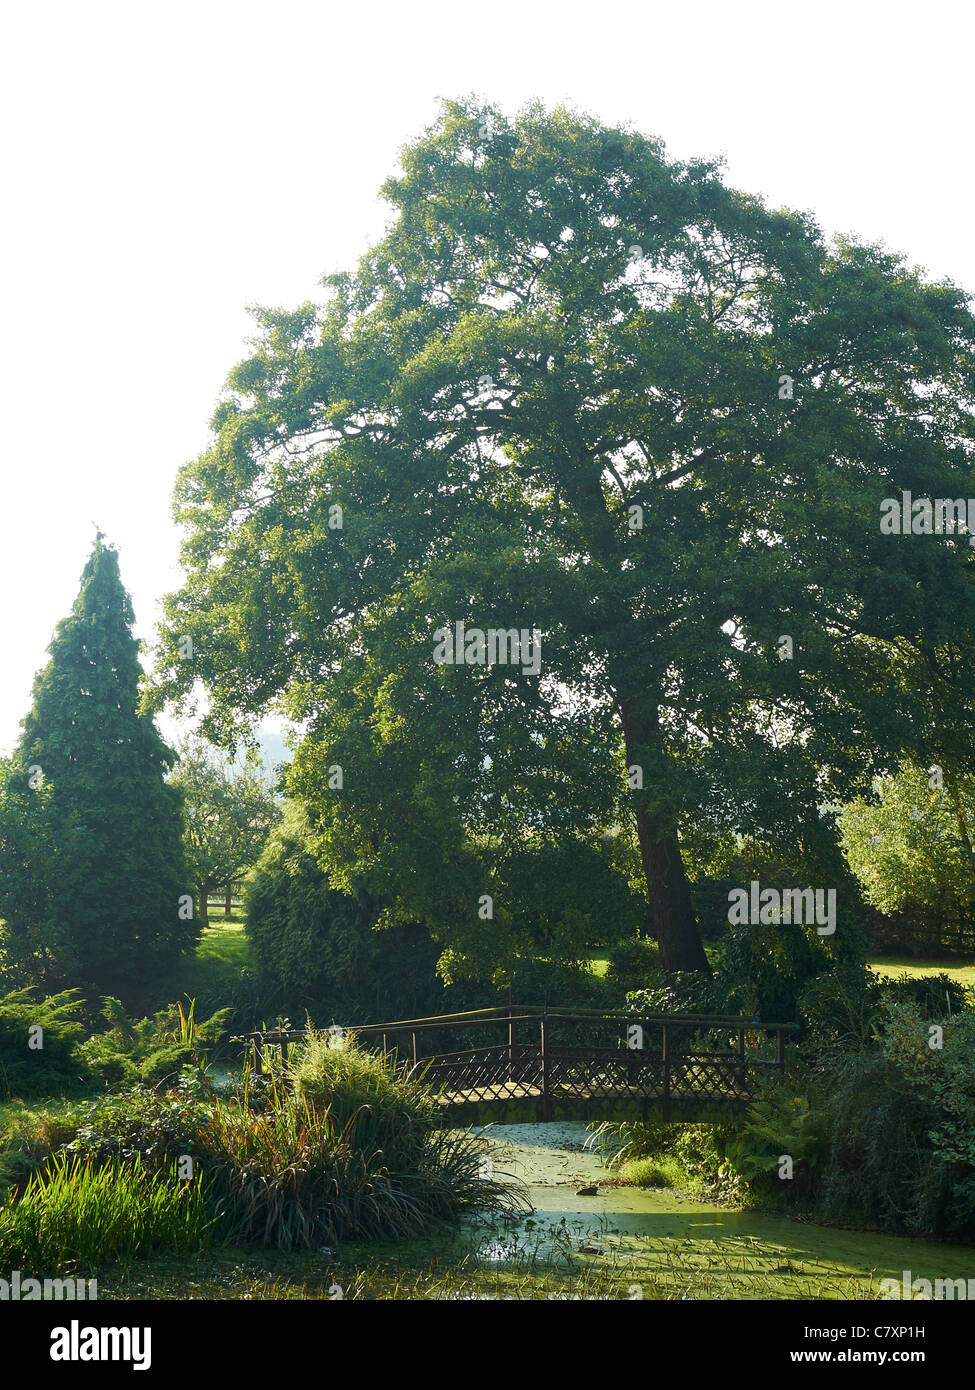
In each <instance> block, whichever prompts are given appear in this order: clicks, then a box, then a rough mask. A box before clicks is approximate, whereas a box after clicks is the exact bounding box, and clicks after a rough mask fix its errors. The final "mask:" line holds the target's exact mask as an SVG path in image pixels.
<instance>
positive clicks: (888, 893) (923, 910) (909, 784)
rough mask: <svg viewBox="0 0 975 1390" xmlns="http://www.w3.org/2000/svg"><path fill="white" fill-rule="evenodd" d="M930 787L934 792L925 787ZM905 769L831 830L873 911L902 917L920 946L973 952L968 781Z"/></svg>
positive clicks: (973, 812) (974, 792)
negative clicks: (910, 927)
mask: <svg viewBox="0 0 975 1390" xmlns="http://www.w3.org/2000/svg"><path fill="white" fill-rule="evenodd" d="M932 780H933V781H935V784H936V785H935V786H932V785H931V782H932ZM938 780H939V779H938V775H937V774H934V775H933V776H932V774H931V773H930V772H929V771H928V770H926V769H922V768H919V767H917V766H915V765H912V764H910V763H903V764H902V765H901V767H900V768H899V769H898V771H897V772H896V773H893V774H891V775H889V776H886V777H882V778H880V779H878V782H877V785H876V789H875V796H874V797H873V798H872V799H870V800H867V799H864V798H860V799H858V800H856V801H851V802H849V803H848V804H847V805H845V806H844V807H842V809H841V810H840V813H839V817H838V825H839V831H840V837H841V843H842V847H843V853H844V854H845V856H846V858H847V861H848V862H849V865H850V868H851V869H852V871H853V873H854V874H855V875H856V876H857V879H858V880H859V882H860V884H861V887H862V891H863V894H864V896H865V897H866V898H867V900H868V901H869V902H870V903H871V904H872V905H873V906H874V907H876V908H878V909H879V910H880V911H882V912H884V913H887V914H895V913H896V914H904V915H906V916H907V917H908V918H909V919H910V921H911V923H912V924H913V932H912V934H913V935H914V936H915V939H916V941H917V943H918V945H919V946H921V947H922V948H926V949H928V950H929V951H931V952H936V953H941V952H943V951H944V950H946V949H951V950H954V951H959V952H964V953H968V954H970V953H971V952H972V951H973V950H975V847H973V844H972V836H973V835H975V777H973V776H972V775H971V774H968V775H964V774H957V773H954V774H953V773H951V772H950V771H948V769H943V770H942V771H941V780H942V781H943V785H941V786H938V785H937V782H938Z"/></svg>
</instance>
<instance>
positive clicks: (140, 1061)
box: [78, 997, 230, 1086]
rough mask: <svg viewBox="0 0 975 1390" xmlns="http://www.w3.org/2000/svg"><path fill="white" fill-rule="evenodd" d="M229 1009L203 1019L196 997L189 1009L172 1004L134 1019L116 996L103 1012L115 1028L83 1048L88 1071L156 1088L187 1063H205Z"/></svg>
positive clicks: (121, 1082) (112, 1081)
mask: <svg viewBox="0 0 975 1390" xmlns="http://www.w3.org/2000/svg"><path fill="white" fill-rule="evenodd" d="M229 1015H230V1010H229V1009H219V1010H218V1011H217V1012H216V1013H215V1014H213V1015H212V1017H210V1018H208V1019H205V1020H204V1021H203V1022H200V1021H199V1020H198V1019H197V1017H196V1004H195V1001H192V1000H191V1001H190V1003H189V1005H188V1007H187V1008H186V1009H185V1010H184V1008H183V1006H182V1004H179V1003H177V1004H170V1005H169V1006H168V1007H167V1008H165V1009H162V1010H160V1012H159V1013H157V1014H155V1015H154V1016H153V1017H152V1018H142V1019H138V1020H136V1019H132V1018H130V1017H129V1016H128V1014H127V1013H126V1012H125V1010H124V1009H123V1007H122V1005H121V1004H120V1003H119V1001H118V1000H117V999H113V998H111V997H108V998H106V999H105V1000H104V1001H103V1004H102V1016H103V1017H104V1018H105V1020H106V1021H107V1022H108V1023H109V1025H110V1027H109V1028H108V1030H107V1031H106V1032H103V1033H96V1034H95V1035H94V1036H92V1037H90V1038H88V1039H87V1041H86V1042H84V1043H82V1044H81V1046H80V1047H79V1049H78V1053H79V1056H80V1058H81V1059H82V1061H83V1063H84V1066H85V1068H86V1069H87V1071H88V1072H89V1074H90V1075H91V1076H93V1077H96V1078H97V1079H98V1080H100V1081H104V1082H105V1083H106V1085H111V1086H127V1085H133V1084H135V1083H137V1082H144V1083H145V1084H147V1085H151V1086H157V1085H160V1084H162V1083H163V1082H165V1081H175V1080H176V1078H177V1077H178V1075H179V1073H180V1072H181V1071H182V1070H183V1069H184V1068H185V1067H202V1066H203V1065H204V1064H205V1062H206V1060H207V1058H208V1057H209V1056H210V1055H212V1053H213V1052H214V1051H216V1050H217V1048H218V1047H219V1045H220V1042H221V1041H222V1039H223V1037H224V1035H225V1034H226V1030H227V1028H226V1026H227V1019H228V1017H229Z"/></svg>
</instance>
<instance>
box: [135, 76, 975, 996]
mask: <svg viewBox="0 0 975 1390" xmlns="http://www.w3.org/2000/svg"><path fill="white" fill-rule="evenodd" d="M383 192H384V195H385V196H386V198H387V199H388V200H389V201H390V203H391V204H392V206H393V208H394V210H395V214H396V215H395V218H394V220H393V222H392V224H391V227H390V230H389V231H388V233H387V235H386V236H385V237H384V238H383V239H382V240H381V241H380V242H379V243H378V244H377V245H376V247H375V248H374V249H373V250H372V251H370V252H369V253H368V254H367V255H366V256H365V257H364V259H363V260H362V262H361V264H360V266H359V268H358V270H357V271H356V272H355V273H354V274H342V275H336V276H332V277H330V278H329V279H328V280H327V281H326V282H325V283H326V285H327V286H328V289H329V295H328V297H327V302H325V303H324V304H323V305H321V306H315V305H312V304H306V305H304V306H302V307H301V308H299V309H297V310H296V311H294V312H284V311H269V310H261V311H258V313H257V321H258V325H259V331H260V336H259V339H258V340H257V342H256V344H255V349H254V352H253V354H252V355H251V356H250V357H249V358H248V359H247V360H246V361H244V362H242V363H241V364H240V365H239V366H238V367H236V368H235V369H234V371H233V372H232V373H231V375H230V378H229V381H228V387H227V391H226V394H225V396H224V398H223V400H222V401H221V403H220V405H219V407H218V409H217V411H216V414H215V417H214V421H213V424H214V429H215V439H214V442H213V444H212V446H211V447H210V448H209V449H208V450H207V451H206V453H204V454H203V455H202V457H200V458H199V459H198V460H197V461H196V462H195V463H193V464H192V465H190V466H188V467H187V468H186V469H185V470H184V472H183V474H182V476H181V479H180V482H179V484H178V490H177V515H178V517H179V519H180V520H181V521H182V522H183V523H185V524H186V526H187V527H188V536H187V540H186V545H185V551H184V562H185V566H186V570H187V578H186V583H185V586H184V588H183V589H182V591H181V592H179V593H178V594H176V595H175V596H173V597H172V599H171V600H170V603H169V607H168V619H167V626H168V635H167V636H166V637H165V644H166V647H167V651H168V655H169V657H171V660H167V659H166V658H164V668H165V669H166V670H168V676H167V677H166V678H165V680H164V682H163V686H162V689H164V690H165V691H166V692H167V693H169V694H171V695H172V694H180V693H181V692H182V693H185V692H187V691H188V690H189V688H190V686H191V683H192V681H193V680H194V679H195V678H197V677H199V678H200V679H201V680H202V682H203V685H204V687H205V688H206V690H207V691H208V693H209V696H210V700H211V705H210V711H209V716H208V725H207V727H208V728H209V729H210V730H211V731H212V732H213V733H214V734H215V736H218V737H221V736H222V737H230V736H231V732H232V730H233V729H234V728H235V727H236V725H237V722H238V721H239V720H240V718H241V717H242V716H244V715H250V714H253V713H255V712H260V711H261V710H263V709H265V708H267V707H269V706H271V705H274V704H275V703H277V704H278V705H279V706H280V707H281V708H283V709H284V710H285V712H286V713H288V714H290V715H291V716H292V717H294V718H296V719H300V720H301V721H303V722H304V725H305V728H306V730H307V734H306V737H305V740H304V743H303V745H302V747H301V748H300V749H299V751H298V753H297V755H296V757H295V760H294V763H293V766H292V770H291V787H292V789H293V790H294V791H295V792H296V794H298V795H300V796H302V797H303V798H304V799H305V801H306V802H307V803H308V804H309V806H310V807H311V809H312V811H313V815H314V819H315V823H316V826H317V833H318V835H319V837H320V844H321V847H322V852H323V854H324V855H325V856H326V857H327V860H328V865H329V873H330V875H331V877H332V881H333V882H334V883H336V884H339V885H340V884H341V882H342V878H343V875H345V876H346V879H347V881H349V882H351V881H352V880H353V879H359V880H362V881H364V882H365V883H366V885H367V886H368V887H370V888H372V889H375V891H376V892H377V894H380V895H383V896H386V897H388V896H389V895H390V893H391V892H392V893H394V894H395V896H396V898H397V900H398V901H399V903H400V904H401V906H402V910H403V912H404V914H406V915H408V916H410V917H413V918H419V919H421V920H432V921H433V922H434V924H436V922H437V921H438V920H439V921H441V922H453V923H454V924H455V930H456V932H459V933H460V936H461V938H462V937H463V934H464V932H465V931H466V932H467V933H468V935H471V934H473V933H475V932H481V933H487V934H489V933H490V932H491V930H492V928H491V922H490V921H487V920H480V921H479V920H478V913H477V911H476V904H477V903H478V902H479V901H480V899H481V897H482V896H483V895H487V896H489V897H491V898H493V899H494V900H495V901H494V909H495V918H494V920H495V921H496V922H499V921H501V922H503V919H504V916H505V914H506V913H507V914H508V920H509V921H510V920H512V919H513V917H514V916H516V915H517V903H512V902H510V901H508V902H506V901H505V893H506V892H508V893H509V895H510V894H511V893H514V894H515V895H516V896H517V893H518V888H517V884H515V885H514V886H512V885H511V882H510V880H509V879H506V877H505V874H504V871H503V863H502V860H503V858H504V855H505V853H506V851H507V850H510V849H511V847H512V846H513V845H515V844H516V843H518V844H521V845H522V846H524V847H527V848H530V847H532V846H535V847H542V848H544V846H545V844H546V843H547V844H549V845H556V846H558V847H561V848H560V850H559V852H562V849H564V848H565V847H567V846H571V844H572V843H574V842H575V843H582V842H586V843H590V844H592V843H596V842H597V840H598V836H599V834H600V833H601V832H602V833H605V832H607V831H611V830H612V829H613V828H614V827H619V826H621V825H624V826H625V825H632V826H634V827H635V840H636V842H637V843H638V846H639V856H640V863H641V866H642V882H643V891H644V893H645V896H646V900H647V903H648V905H649V920H650V927H651V930H652V932H653V934H654V935H655V936H656V938H657V940H658V941H659V943H660V948H661V955H662V959H663V963H664V965H665V967H666V968H668V969H706V968H707V961H706V958H705V956H704V952H703V949H702V946H701V942H700V937H699V933H698V931H697V927H696V923H695V918H694V912H693V908H692V901H691V895H690V891H689V884H688V878H687V874H686V871H685V866H684V863H683V862H682V857H681V846H680V836H679V830H680V825H681V823H682V822H684V823H687V822H689V821H692V820H693V819H694V817H695V815H696V814H697V808H698V807H699V806H701V805H703V804H705V803H706V804H709V805H715V804H718V805H721V806H723V808H724V813H725V814H726V816H727V819H728V822H729V825H731V826H732V827H734V828H738V829H743V830H747V831H748V832H749V833H762V832H763V831H764V830H766V829H767V828H768V821H769V819H777V820H779V821H782V820H783V819H786V820H787V819H789V817H790V816H792V815H793V812H794V814H795V815H797V816H799V817H800V818H802V817H807V818H808V817H809V816H810V815H811V814H813V815H814V814H815V809H814V808H815V807H816V805H817V803H821V802H822V801H823V800H825V799H828V797H829V796H830V795H832V794H834V793H835V792H836V790H837V789H838V788H840V787H843V786H846V785H848V784H849V779H851V778H853V777H861V778H862V777H864V776H866V775H868V773H869V772H870V770H871V768H872V766H873V765H874V763H875V762H876V760H877V758H878V757H883V756H887V755H888V754H889V750H890V749H893V748H895V747H900V746H907V745H909V744H910V743H911V741H912V739H913V738H914V736H915V733H916V731H917V729H918V727H919V721H921V722H923V723H924V725H925V732H926V734H927V732H928V731H929V730H928V726H929V725H930V723H931V721H936V720H937V718H938V711H939V710H941V709H945V708H947V707H948V706H949V705H951V706H952V707H953V714H954V715H955V716H959V715H961V716H963V717H964V718H967V719H969V722H970V716H971V711H970V708H969V702H968V693H967V692H968V690H969V689H970V688H971V687H970V683H968V684H966V677H967V675H968V674H970V671H971V660H970V647H969V644H968V642H967V633H969V632H970V631H971V630H972V619H973V617H975V613H973V603H972V598H973V586H972V570H973V564H975V558H973V554H972V551H971V550H970V549H969V548H968V547H967V545H966V544H965V540H964V538H963V537H956V536H952V537H933V536H930V537H918V536H891V535H884V534H882V533H881V530H880V526H879V518H880V505H879V504H880V502H881V501H882V500H883V499H884V498H885V497H888V496H897V495H899V490H900V489H901V488H909V489H913V491H914V492H915V494H919V495H920V494H926V495H933V494H937V495H940V496H961V495H967V493H969V492H972V490H973V489H972V486H971V466H970V461H971V416H970V413H969V404H970V402H971V399H972V395H973V392H972V387H973V367H972V360H973V359H972V348H973V345H975V321H973V318H972V315H971V314H970V312H969V309H968V306H967V303H966V300H965V297H964V295H963V294H962V293H961V291H960V290H958V289H956V288H955V287H953V286H952V285H950V284H931V283H927V282H926V281H925V280H924V279H923V277H921V276H920V275H919V274H918V273H915V272H914V271H912V270H911V269H909V268H908V267H907V266H905V265H904V264H903V263H902V261H901V260H899V259H898V258H897V257H896V256H895V255H892V254H889V253H888V252H886V251H883V250H880V249H877V248H874V247H871V246H867V245H859V244H856V243H854V242H851V241H839V242H837V243H836V244H835V245H827V244H826V243H825V241H824V239H823V237H822V235H821V234H820V232H819V231H818V229H817V228H816V227H815V225H814V224H813V223H812V221H811V220H810V219H809V218H808V217H806V216H803V215H799V214H795V213H790V212H782V211H772V210H769V209H768V208H767V207H765V206H764V205H763V204H762V203H761V202H760V201H758V200H756V199H755V198H752V197H748V196H745V195H743V194H741V193H739V192H736V191H734V190H732V189H730V188H728V187H727V186H726V185H725V184H724V182H723V181H722V179H721V177H720V171H719V170H717V169H716V168H715V167H714V166H712V165H710V164H707V163H703V162H689V163H679V162H676V161H673V160H670V159H668V158H667V157H666V155H665V153H664V151H663V149H662V147H661V146H660V144H659V143H657V142H656V141H654V140H652V139H648V138H645V137H644V136H642V135H640V134H637V133H634V132H632V131H629V130H622V129H608V128H605V127H603V126H601V125H599V124H597V123H596V122H595V121H593V120H590V119H588V118H584V117H578V116H575V115H573V114H571V113H568V112H566V111H564V110H557V111H554V112H552V113H546V112H544V111H542V110H540V109H536V108H532V109H528V110H526V111H524V112H523V113H522V114H521V115H520V116H519V117H518V118H517V119H516V120H514V121H509V120H507V119H505V118H504V117H503V116H502V115H500V114H499V113H498V112H496V111H492V110H486V109H478V108H476V107H475V106H474V105H472V104H463V103H448V104H446V105H445V107H444V109H443V112H442V114H441V116H440V118H439V120H438V121H437V123H436V124H435V125H434V126H433V127H432V128H431V129H430V130H429V131H427V132H426V133H425V134H424V135H423V136H422V138H420V139H419V140H418V141H417V142H416V143H414V144H413V145H411V146H410V147H408V148H407V149H406V150H405V151H404V153H403V156H402V172H401V173H400V175H399V176H397V177H395V178H392V179H390V180H389V182H388V183H387V184H386V185H385V187H384V190H383ZM946 596H947V598H948V600H949V603H948V607H947V608H946V603H945V600H946ZM457 622H463V623H464V624H465V625H466V627H467V628H468V629H470V628H475V627H476V628H478V629H481V630H487V629H490V628H492V627H497V628H500V629H505V630H510V629H512V628H515V629H519V630H520V629H533V628H534V629H538V631H539V632H540V633H541V643H542V647H541V667H540V670H539V672H538V673H535V672H533V670H532V669H531V667H532V665H533V663H532V662H530V661H529V662H524V663H522V665H515V664H510V663H509V664H502V663H501V662H496V663H495V664H494V665H484V664H480V662H477V663H476V664H470V665H466V664H465V665H462V664H450V663H448V662H443V663H441V664H437V663H436V662H435V661H434V660H433V652H434V649H435V647H436V644H437V640H438V639H437V637H436V636H435V633H436V632H437V630H438V629H440V628H442V627H450V626H452V625H453V624H455V623H457ZM186 636H191V637H192V638H193V639H194V642H195V657H194V659H193V660H192V661H185V660H184V661H180V660H178V659H177V656H178V645H177V644H178V643H179V642H180V640H181V639H185V637H186ZM780 639H783V640H780ZM784 639H787V640H784ZM949 650H950V651H951V652H952V653H953V656H952V660H951V661H946V660H945V659H944V657H945V653H946V652H947V651H949ZM472 651H473V655H474V656H475V657H477V655H478V651H477V648H476V646H475V647H474V648H473V649H472ZM905 671H908V672H909V675H910V678H909V679H901V677H902V676H903V674H904V672H905ZM895 687H896V688H897V690H898V699H897V700H896V701H894V700H892V699H891V690H892V689H894V688H895ZM336 768H341V777H339V775H338V774H337V773H336V772H335V769H336ZM763 803H764V808H763ZM529 857H530V856H529ZM492 890H496V891H492Z"/></svg>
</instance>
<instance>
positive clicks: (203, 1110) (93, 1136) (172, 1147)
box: [63, 1086, 214, 1172]
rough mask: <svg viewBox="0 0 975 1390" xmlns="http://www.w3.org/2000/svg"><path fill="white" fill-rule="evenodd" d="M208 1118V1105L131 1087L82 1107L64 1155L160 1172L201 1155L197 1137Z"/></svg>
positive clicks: (176, 1094) (178, 1095)
mask: <svg viewBox="0 0 975 1390" xmlns="http://www.w3.org/2000/svg"><path fill="white" fill-rule="evenodd" d="M213 1112H214V1106H213V1104H212V1103H207V1102H204V1101H201V1100H198V1099H197V1098H196V1097H194V1096H192V1095H191V1094H188V1093H187V1092H186V1091H184V1090H181V1089H177V1090H174V1091H172V1092H170V1093H169V1094H168V1095H160V1094H159V1093H157V1092H155V1091H152V1090H149V1089H147V1088H146V1087H144V1086H133V1087H131V1088H129V1089H128V1090H126V1091H122V1092H121V1093H119V1094H118V1095H112V1096H107V1097H105V1098H104V1099H102V1100H97V1101H92V1102H89V1103H88V1104H86V1105H83V1106H81V1107H80V1108H79V1109H78V1110H77V1111H76V1112H75V1113H74V1114H73V1115H72V1117H71V1122H72V1127H73V1133H72V1135H71V1137H70V1139H69V1140H67V1141H66V1142H65V1143H64V1144H63V1152H64V1153H65V1154H66V1155H69V1156H73V1157H79V1158H82V1159H84V1160H85V1161H87V1162H90V1163H91V1164H92V1165H93V1166H94V1167H101V1166H103V1165H104V1164H106V1163H109V1164H111V1163H119V1162H136V1161H139V1162H141V1164H142V1166H143V1167H144V1168H145V1169H146V1171H147V1172H161V1171H164V1170H165V1169H168V1168H169V1167H171V1165H172V1164H173V1163H174V1161H175V1160H176V1159H178V1158H181V1157H183V1156H184V1155H186V1156H189V1157H191V1158H194V1159H195V1158H197V1157H198V1156H199V1155H200V1154H201V1153H202V1152H203V1148H202V1145H201V1142H200V1135H201V1134H202V1133H204V1132H205V1131H206V1128H207V1126H208V1125H209V1124H210V1123H211V1121H212V1118H213Z"/></svg>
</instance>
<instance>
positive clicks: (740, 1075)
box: [735, 1028, 745, 1091]
mask: <svg viewBox="0 0 975 1390" xmlns="http://www.w3.org/2000/svg"><path fill="white" fill-rule="evenodd" d="M738 1058H739V1063H738V1066H737V1067H736V1069H735V1076H736V1079H737V1083H738V1087H739V1089H740V1090H742V1091H743V1090H744V1089H745V1030H744V1028H739V1029H738Z"/></svg>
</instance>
